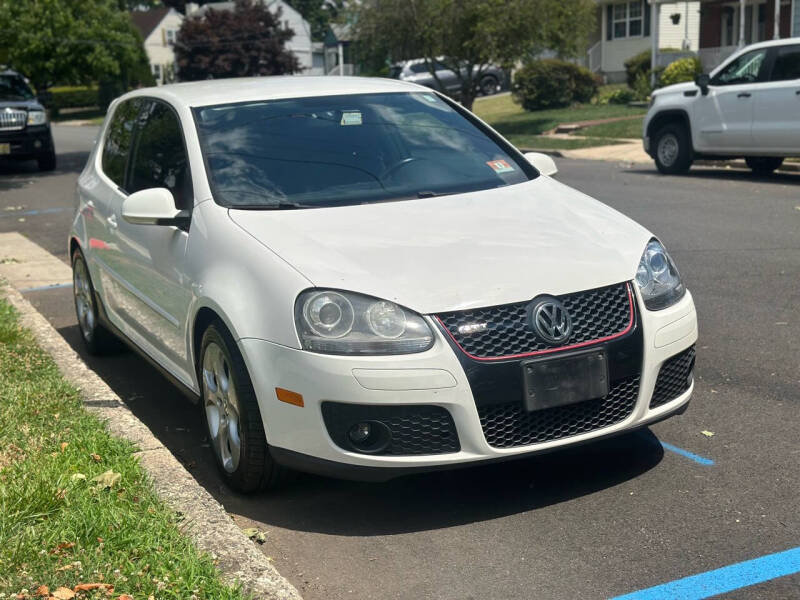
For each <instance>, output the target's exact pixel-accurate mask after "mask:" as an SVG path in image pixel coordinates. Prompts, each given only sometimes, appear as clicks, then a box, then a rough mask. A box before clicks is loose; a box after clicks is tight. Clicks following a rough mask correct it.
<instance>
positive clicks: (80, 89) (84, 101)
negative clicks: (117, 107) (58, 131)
mask: <svg viewBox="0 0 800 600" xmlns="http://www.w3.org/2000/svg"><path fill="white" fill-rule="evenodd" d="M47 91H48V92H50V94H51V95H52V96H51V98H50V100H49V102H48V103H47V108H49V109H50V110H51V111H52V113H53V115H54V116H55V115H58V113H59V111H60V110H62V109H64V108H86V107H94V106H97V105H98V101H97V92H98V89H97V88H96V87H88V86H60V87H52V88H50V89H49V90H47Z"/></svg>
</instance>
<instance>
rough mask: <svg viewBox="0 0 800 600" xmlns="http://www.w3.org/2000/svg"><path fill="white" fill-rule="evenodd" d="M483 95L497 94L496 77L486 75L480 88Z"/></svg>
mask: <svg viewBox="0 0 800 600" xmlns="http://www.w3.org/2000/svg"><path fill="white" fill-rule="evenodd" d="M478 87H479V88H480V90H481V94H483V95H484V96H491V95H492V94H496V93H497V78H496V77H495V76H494V75H484V76H483V77H482V78H481V82H480V84H479V86H478Z"/></svg>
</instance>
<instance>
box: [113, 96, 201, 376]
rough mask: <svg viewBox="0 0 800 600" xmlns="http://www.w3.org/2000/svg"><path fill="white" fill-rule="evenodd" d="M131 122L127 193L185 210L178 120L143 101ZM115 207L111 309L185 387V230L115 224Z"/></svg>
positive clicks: (190, 199)
mask: <svg viewBox="0 0 800 600" xmlns="http://www.w3.org/2000/svg"><path fill="white" fill-rule="evenodd" d="M138 120H139V124H138V127H137V132H136V136H135V139H134V144H133V149H132V152H131V155H130V163H129V166H128V169H127V179H126V189H127V191H128V192H129V193H131V194H133V193H135V192H138V191H140V190H144V189H149V188H167V189H168V190H170V192H172V194H173V197H174V199H175V206H176V208H177V209H178V210H191V209H192V206H193V203H194V194H193V191H192V183H191V173H190V170H189V164H188V157H187V153H186V147H185V144H184V139H183V132H182V129H181V124H180V120H179V118H178V116H177V114H176V113H175V111H174V110H173V109H172V107H171V106H169V105H168V104H166V103H165V102H162V101H160V100H148V101H147V103H146V104H145V105H144V106H143V108H142V111H141V113H140V115H139V119H138ZM116 208H117V212H116V215H115V216H116V223H117V226H116V241H117V244H118V246H119V252H118V254H117V256H116V260H115V261H114V264H113V265H112V268H113V272H114V275H115V278H116V280H117V281H116V284H117V285H116V288H115V290H116V303H115V306H114V310H115V312H116V313H117V315H118V317H119V318H120V319H121V320H123V321H124V323H125V325H126V327H127V328H128V329H129V330H130V331H132V332H133V337H134V338H135V339H134V341H136V342H137V343H138V344H140V345H141V346H142V347H143V348H144V349H145V350H146V351H148V353H150V354H151V355H153V356H154V357H155V358H156V359H157V360H158V362H159V363H160V364H162V365H163V366H165V367H167V369H168V370H169V371H170V372H172V373H173V375H175V376H176V377H178V378H179V379H181V380H183V381H184V383H190V382H191V375H190V373H191V368H192V367H191V365H190V364H189V356H188V353H187V347H186V339H187V337H186V327H187V325H186V323H187V320H188V311H189V304H190V302H191V298H192V288H191V281H190V280H189V278H188V277H187V275H186V271H185V255H186V246H187V242H188V231H184V230H182V229H179V228H178V227H175V226H159V225H136V224H132V223H128V222H127V221H125V219H124V218H123V217H122V203H120V204H118V205H117V207H116Z"/></svg>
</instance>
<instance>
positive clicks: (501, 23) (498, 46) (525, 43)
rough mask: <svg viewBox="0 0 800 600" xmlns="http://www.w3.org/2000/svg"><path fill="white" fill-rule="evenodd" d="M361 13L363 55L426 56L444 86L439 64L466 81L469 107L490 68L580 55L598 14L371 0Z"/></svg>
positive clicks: (587, 6) (560, 1)
mask: <svg viewBox="0 0 800 600" xmlns="http://www.w3.org/2000/svg"><path fill="white" fill-rule="evenodd" d="M353 10H354V13H355V14H354V18H353V21H354V22H355V27H356V39H357V41H358V43H359V45H360V46H361V48H360V51H361V53H362V54H366V55H367V56H372V57H376V56H377V57H379V59H380V60H382V61H384V62H385V61H386V60H387V59H391V60H393V61H397V60H405V59H410V58H425V59H427V65H428V69H429V71H430V73H431V75H432V76H433V77H434V79H435V80H436V82H437V84H440V81H439V79H438V77H436V71H435V69H434V64H435V62H436V60H439V62H441V63H443V64H444V66H446V67H447V68H448V69H450V70H452V71H453V72H454V73H455V74H456V76H457V77H458V80H459V83H460V92H459V99H460V101H461V103H462V104H463V105H464V106H466V107H467V108H471V107H472V103H473V101H474V100H475V97H476V95H477V90H478V84H479V82H480V80H481V77H482V76H483V75H484V73H485V70H486V68H487V66H488V65H489V64H490V63H497V64H499V65H501V66H503V67H505V68H509V69H510V68H511V67H512V66H513V65H514V64H516V63H517V62H518V61H519V60H521V59H523V58H525V57H528V56H531V55H534V54H536V53H537V52H541V51H542V50H544V49H549V50H553V51H555V52H556V54H557V55H559V56H562V57H566V56H575V55H577V54H578V53H579V52H580V50H581V49H582V44H583V43H584V41H585V40H586V39H587V37H588V33H589V30H590V29H591V27H592V25H593V23H594V14H595V12H594V11H595V8H594V3H593V2H592V0H363V1H362V2H360V3H357V4H355V5H354V7H353ZM372 62H373V63H374V62H375V60H374V58H373V60H372ZM440 88H441V85H440Z"/></svg>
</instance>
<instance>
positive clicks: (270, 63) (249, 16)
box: [175, 0, 300, 81]
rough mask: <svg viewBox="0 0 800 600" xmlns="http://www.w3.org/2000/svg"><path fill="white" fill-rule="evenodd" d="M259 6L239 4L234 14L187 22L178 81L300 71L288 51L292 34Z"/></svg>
mask: <svg viewBox="0 0 800 600" xmlns="http://www.w3.org/2000/svg"><path fill="white" fill-rule="evenodd" d="M280 14H281V13H280V11H278V12H277V13H275V14H273V13H272V12H271V11H270V10H269V9H268V8H267V7H266V6H265V5H264V4H262V3H261V2H253V1H252V0H236V2H235V5H234V8H233V10H209V11H208V12H206V13H205V14H204V15H203V16H202V17H189V18H187V19H184V21H183V24H182V25H181V28H180V29H179V30H178V35H177V39H176V41H175V64H176V66H177V69H178V79H179V80H180V81H195V80H199V79H219V78H224V77H245V76H249V75H284V74H291V73H295V72H297V71H299V70H300V63H299V62H298V61H297V58H295V56H294V55H293V54H292V53H291V52H289V51H288V50H286V49H285V47H284V45H285V44H286V42H287V41H289V40H290V39H291V38H292V37H293V36H294V31H292V30H291V29H285V28H283V27H282V26H281V24H280Z"/></svg>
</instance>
